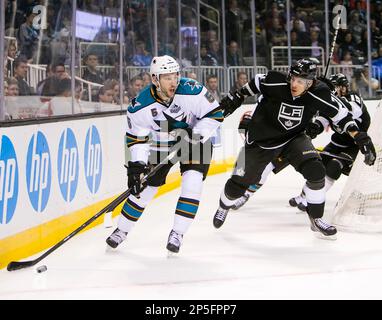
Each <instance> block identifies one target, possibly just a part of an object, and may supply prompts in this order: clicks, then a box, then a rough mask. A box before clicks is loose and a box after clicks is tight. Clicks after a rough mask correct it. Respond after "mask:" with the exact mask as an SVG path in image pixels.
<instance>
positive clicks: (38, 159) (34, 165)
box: [26, 131, 52, 212]
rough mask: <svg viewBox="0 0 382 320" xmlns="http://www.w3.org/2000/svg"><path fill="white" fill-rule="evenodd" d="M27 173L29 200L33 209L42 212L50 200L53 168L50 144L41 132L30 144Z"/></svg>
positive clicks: (36, 134)
mask: <svg viewBox="0 0 382 320" xmlns="http://www.w3.org/2000/svg"><path fill="white" fill-rule="evenodd" d="M26 172H27V191H28V195H29V199H30V201H31V203H32V206H33V208H34V209H35V210H36V211H37V212H42V211H44V210H45V207H46V205H47V203H48V200H49V194H50V185H51V180H52V168H51V161H50V152H49V146H48V142H47V141H46V138H45V136H44V134H43V133H42V132H40V131H39V132H37V133H35V134H34V135H33V136H32V138H31V141H30V142H29V147H28V153H27V170H26Z"/></svg>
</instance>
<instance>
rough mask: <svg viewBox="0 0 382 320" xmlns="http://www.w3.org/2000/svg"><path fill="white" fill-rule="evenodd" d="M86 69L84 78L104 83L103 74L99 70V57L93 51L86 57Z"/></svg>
mask: <svg viewBox="0 0 382 320" xmlns="http://www.w3.org/2000/svg"><path fill="white" fill-rule="evenodd" d="M84 63H85V66H86V68H85V70H84V72H83V74H82V78H83V79H84V80H86V81H89V82H93V83H99V84H103V74H102V72H101V71H99V70H97V67H98V57H97V55H95V54H93V53H88V54H87V55H86V56H85V57H84Z"/></svg>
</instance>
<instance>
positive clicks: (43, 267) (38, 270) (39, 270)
mask: <svg viewBox="0 0 382 320" xmlns="http://www.w3.org/2000/svg"><path fill="white" fill-rule="evenodd" d="M46 270H48V268H47V267H46V265H43V266H40V267H38V268H37V269H36V271H37V273H42V272H45V271H46Z"/></svg>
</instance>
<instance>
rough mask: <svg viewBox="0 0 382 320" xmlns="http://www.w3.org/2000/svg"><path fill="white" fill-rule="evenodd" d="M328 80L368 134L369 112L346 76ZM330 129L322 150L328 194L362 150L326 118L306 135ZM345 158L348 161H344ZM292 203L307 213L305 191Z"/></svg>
mask: <svg viewBox="0 0 382 320" xmlns="http://www.w3.org/2000/svg"><path fill="white" fill-rule="evenodd" d="M329 81H330V82H331V84H332V85H333V87H334V88H333V89H334V90H335V93H336V94H337V96H338V97H340V98H341V99H345V101H344V103H345V105H346V106H347V107H348V108H349V111H350V113H351V114H352V116H353V119H354V121H355V122H356V123H357V125H358V127H359V129H360V130H361V131H364V132H367V130H368V129H369V126H370V115H369V112H368V111H367V108H366V105H365V104H364V103H363V100H362V98H361V97H360V96H359V95H358V94H357V93H355V92H350V90H349V87H350V86H349V81H348V79H347V78H346V76H345V75H343V74H342V73H337V74H334V75H332V76H331V77H330V78H329ZM327 126H331V127H332V129H333V131H334V133H333V134H332V136H331V141H330V143H329V144H328V145H326V146H325V148H324V149H323V151H325V152H327V153H325V152H324V153H322V154H321V157H322V160H323V163H324V165H325V169H326V176H325V192H326V191H328V190H329V189H330V188H331V187H332V186H333V184H334V182H335V181H336V180H338V179H339V178H340V176H341V174H344V175H346V176H348V175H349V173H350V171H351V169H352V165H353V162H354V160H355V159H356V157H357V155H358V151H359V148H358V147H357V145H356V144H355V143H354V140H353V139H352V138H351V137H350V136H349V135H348V134H346V133H340V132H337V131H336V128H335V127H334V126H333V123H332V121H331V120H330V119H329V118H326V117H325V116H318V117H316V119H315V120H314V121H313V122H312V123H310V124H309V126H308V128H307V134H308V135H309V136H310V137H311V138H312V139H314V138H315V137H316V136H317V135H318V134H320V133H321V132H323V131H324V129H325V128H326V127H327ZM331 155H333V156H331ZM336 156H338V157H336ZM342 158H343V159H342ZM346 158H347V159H348V160H344V159H346ZM289 204H290V205H291V206H292V207H297V208H298V209H300V210H301V211H306V206H307V203H306V197H305V193H304V191H302V192H301V194H300V195H299V196H297V197H293V198H291V199H290V200H289Z"/></svg>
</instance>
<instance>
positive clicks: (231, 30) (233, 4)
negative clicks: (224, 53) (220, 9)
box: [226, 0, 241, 43]
mask: <svg viewBox="0 0 382 320" xmlns="http://www.w3.org/2000/svg"><path fill="white" fill-rule="evenodd" d="M240 23H241V12H240V8H239V5H238V1H237V0H229V1H228V10H227V12H226V34H227V43H230V42H231V41H236V42H237V43H241V39H240V37H241V25H240Z"/></svg>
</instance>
